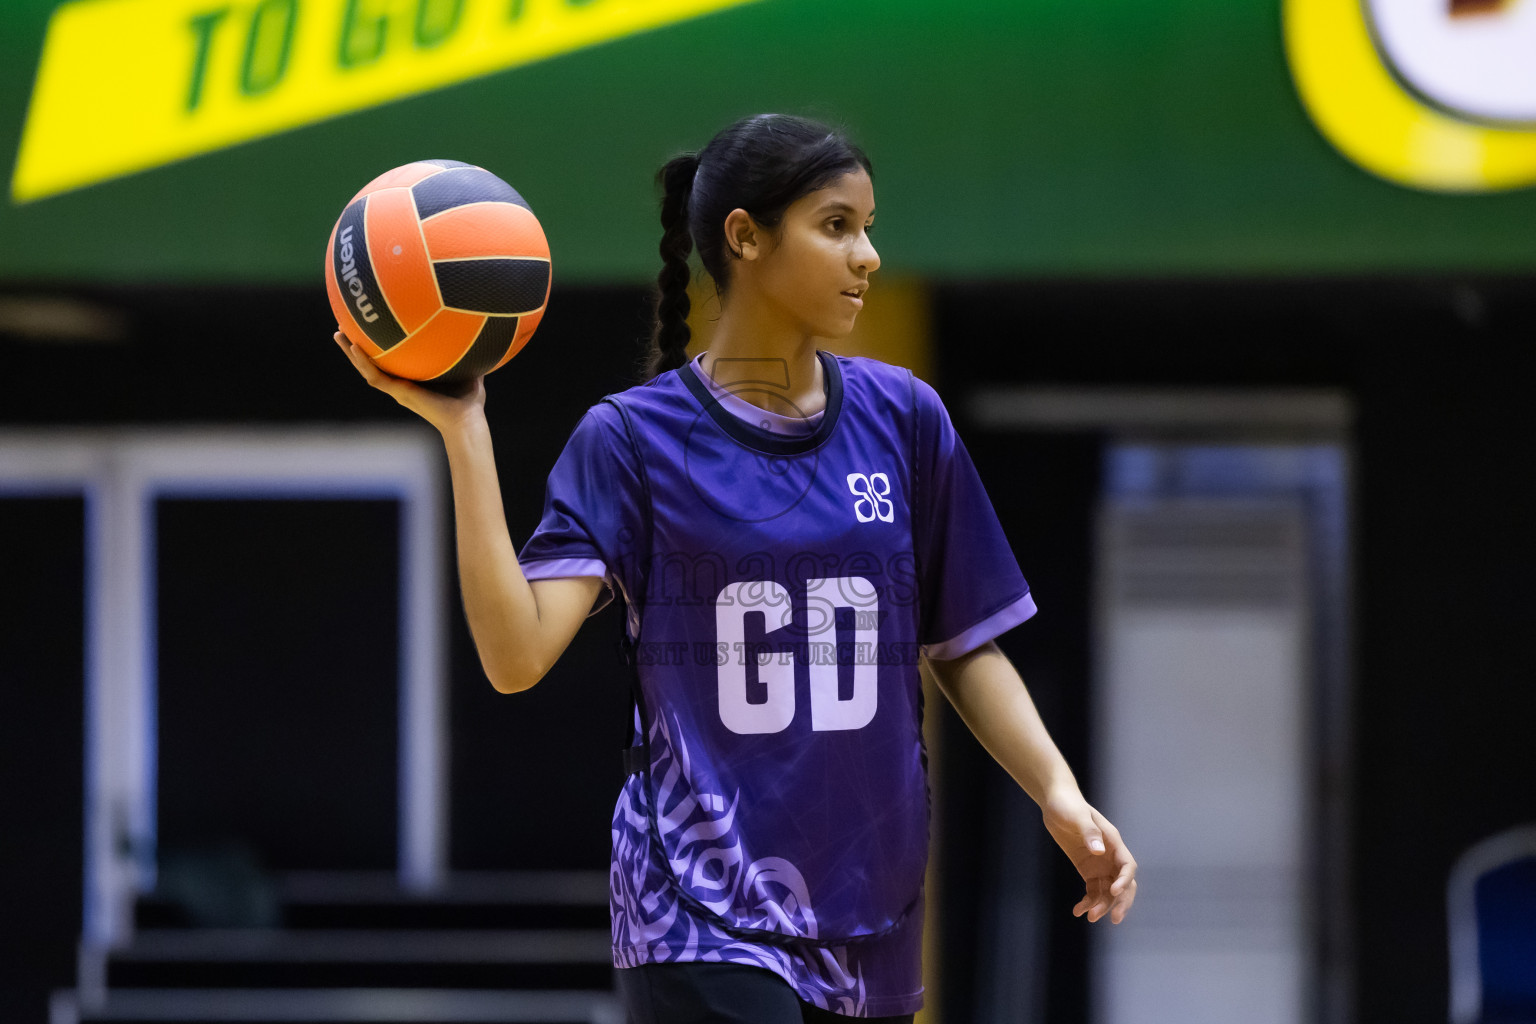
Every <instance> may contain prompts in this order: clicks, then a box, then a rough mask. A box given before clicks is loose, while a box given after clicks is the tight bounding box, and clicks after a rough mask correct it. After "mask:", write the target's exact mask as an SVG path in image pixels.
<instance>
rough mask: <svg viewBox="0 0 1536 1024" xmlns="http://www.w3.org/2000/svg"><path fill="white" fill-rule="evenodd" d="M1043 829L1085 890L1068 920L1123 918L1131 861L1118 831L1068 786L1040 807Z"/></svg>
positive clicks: (1131, 884) (1132, 886) (1131, 889)
mask: <svg viewBox="0 0 1536 1024" xmlns="http://www.w3.org/2000/svg"><path fill="white" fill-rule="evenodd" d="M1041 814H1042V816H1043V817H1044V818H1045V828H1046V831H1048V832H1050V834H1051V838H1052V839H1054V840H1056V845H1058V846H1060V847H1061V849H1062V851H1063V852H1064V853H1065V854H1066V855H1067V857H1068V859H1070V860H1071V861H1072V866H1073V867H1075V868H1077V873H1078V874H1080V875H1082V876H1083V884H1084V885H1085V887H1086V890H1087V891H1086V892H1085V893H1084V895H1083V898H1082V899H1081V900H1079V901H1078V903H1077V906H1075V907H1073V908H1072V916H1073V917H1082V916H1083V915H1085V914H1086V915H1087V917H1088V920H1090V921H1097V920H1099V919H1100V918H1102V917H1104V916H1105V915H1108V916H1109V919H1110V921H1111V922H1112V923H1114V924H1119V923H1120V922H1121V921H1123V920H1125V915H1126V912H1127V911H1129V910H1130V909H1131V903H1132V902H1134V901H1135V899H1136V858H1134V857H1132V856H1131V851H1130V850H1128V849H1126V846H1125V840H1123V839H1121V838H1120V830H1119V829H1117V828H1115V826H1113V825H1111V824H1110V823H1109V819H1108V818H1106V817H1104V815H1102V814H1100V813H1099V812H1098V811H1096V810H1094V809H1093V807H1092V806H1090V805H1089V803H1088V801H1087V800H1084V799H1083V795H1082V793H1080V792H1078V791H1077V787H1075V786H1073V787H1072V788H1071V791H1070V792H1066V791H1063V792H1055V793H1052V794H1050V795H1049V796H1047V797H1046V800H1045V802H1044V803H1043V804H1042V805H1041Z"/></svg>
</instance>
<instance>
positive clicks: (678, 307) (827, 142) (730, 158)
mask: <svg viewBox="0 0 1536 1024" xmlns="http://www.w3.org/2000/svg"><path fill="white" fill-rule="evenodd" d="M858 168H863V169H864V170H865V172H872V169H871V167H870V163H869V157H867V156H865V155H864V151H863V150H861V149H859V147H857V146H855V145H854V144H853V143H851V142H849V141H848V139H847V138H845V137H844V136H843V135H842V134H841V133H840V132H837V131H835V130H834V129H832V128H829V127H827V126H826V125H824V124H819V123H817V122H815V121H810V120H807V119H805V118H803V117H791V116H789V115H786V114H759V115H757V116H756V117H749V118H745V119H743V120H741V121H737V122H736V123H735V124H733V125H731V126H730V127H729V128H727V129H725V130H724V131H722V132H721V133H720V134H719V135H716V136H715V137H714V138H713V139H711V140H710V142H709V145H707V146H705V147H704V148H703V149H702V150H700V151H699V152H698V153H685V154H683V155H682V156H679V157H674V158H673V159H671V160H669V161H667V163H666V165H665V166H664V167H662V169H661V170H660V172H658V173H657V175H656V182H657V184H658V185H659V186H660V187H661V193H662V195H661V228H662V235H661V247H660V248H661V259H662V268H661V273H660V274H658V275H657V277H656V323H655V327H654V329H653V331H652V333H651V340H650V347H649V349H648V350H647V353H646V359H645V367H644V370H643V371H642V373H643V377H644V379H646V380H649V379H651V378H652V377H654V376H656V375H657V374H658V373H661V372H663V371H665V370H672V369H676V368H677V367H679V366H682V365H683V363H684V362H685V361H686V359H687V356H686V355H685V353H684V349H685V348H686V347H687V345H688V322H687V321H688V278H689V271H688V254H689V252H690V251H692V250H693V248H695V247H697V248H698V250H699V260H700V262H702V263H703V264H704V269H705V270H706V271H708V272H709V276H710V277H712V278H714V280H715V289H716V290H717V291H718V292H719V293H720V294H722V295H723V294H725V290H726V288H728V287H729V285H730V267H729V264H728V262H727V260H728V259H729V258H730V257H732V256H733V255H734V254H732V253H729V252H728V250H727V249H726V247H725V234H724V230H723V228H724V225H725V218H726V216H727V215H728V214H729V213H730V212H731V211H732V210H736V209H742V210H746V211H747V212H748V213H750V214H751V215H752V219H753V220H755V221H757V222H758V223H759V224H761V225H763V226H764V227H768V228H773V227H777V226H778V223H779V220H780V219H781V218H782V217H783V216H784V211H785V210H786V209H788V208H789V205H790V204H791V203H793V202H794V201H795V200H796V199H799V198H800V197H801V196H803V195H807V194H808V193H811V192H815V191H816V190H817V189H820V188H825V187H826V186H827V185H829V184H830V183H831V182H833V181H835V180H836V179H837V178H839V177H841V176H842V175H844V174H847V173H848V172H850V171H853V170H857V169H858Z"/></svg>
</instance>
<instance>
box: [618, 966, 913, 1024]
mask: <svg viewBox="0 0 1536 1024" xmlns="http://www.w3.org/2000/svg"><path fill="white" fill-rule="evenodd" d="M615 973H616V974H617V975H618V976H619V993H620V995H622V996H623V998H624V1009H625V1011H626V1012H627V1013H628V1016H629V1024H848V1022H849V1021H851V1020H855V1019H857V1020H864V1021H872V1022H875V1024H912V1014H910V1013H908V1014H905V1015H903V1016H900V1017H859V1018H853V1017H845V1016H843V1015H842V1014H838V1013H832V1012H831V1011H829V1010H819V1009H817V1008H816V1007H814V1006H812V1005H811V1004H810V1003H807V1002H803V1001H801V999H800V997H799V996H797V995H796V994H795V990H794V989H792V988H790V987H789V983H788V982H787V981H785V980H784V979H783V978H781V977H779V976H778V975H777V974H774V973H773V972H772V971H768V970H765V969H763V968H761V967H749V966H747V965H746V964H713V963H682V964H641V965H640V966H639V967H625V968H623V969H622V970H619V971H616V972H615Z"/></svg>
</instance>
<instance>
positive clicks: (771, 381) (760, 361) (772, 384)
mask: <svg viewBox="0 0 1536 1024" xmlns="http://www.w3.org/2000/svg"><path fill="white" fill-rule="evenodd" d="M732 307H736V308H732ZM742 312H743V311H742V310H740V308H739V306H737V304H736V303H732V304H731V305H729V306H726V307H724V308H722V309H721V311H720V321H719V324H718V326H717V327H716V328H715V332H714V336H713V337H712V338H711V339H710V343H709V348H708V350H707V351H706V352H705V353H704V361H703V369H704V373H705V375H706V376H708V377H709V378H710V379H711V380H713V381H714V382H715V383H716V384H718V385H720V386H721V387H723V388H725V389H726V390H727V391H731V392H735V393H737V394H738V395H739V397H741V398H742V399H743V400H745V401H747V402H751V403H752V404H753V405H755V406H757V407H758V408H759V409H767V410H768V411H769V412H776V413H779V414H781V415H785V416H813V415H815V414H816V413H818V412H821V411H822V409H824V408H825V407H826V404H827V399H826V394H825V391H826V384H825V382H824V381H823V380H822V369H821V360H819V359H817V358H816V339H815V338H813V337H810V336H808V335H805V334H803V333H800V332H798V331H794V330H791V329H786V328H784V327H781V326H779V325H775V324H773V323H771V321H770V320H769V318H765V317H746V316H743V315H742ZM733 314H734V315H733Z"/></svg>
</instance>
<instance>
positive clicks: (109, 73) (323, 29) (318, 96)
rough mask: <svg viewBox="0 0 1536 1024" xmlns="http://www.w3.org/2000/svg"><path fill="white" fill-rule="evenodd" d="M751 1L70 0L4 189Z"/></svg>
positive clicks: (50, 39) (65, 179)
mask: <svg viewBox="0 0 1536 1024" xmlns="http://www.w3.org/2000/svg"><path fill="white" fill-rule="evenodd" d="M748 2H751V0H233V2H231V0H75V2H73V3H66V4H63V5H62V6H60V7H59V8H58V10H56V11H55V12H54V14H53V18H52V20H51V21H50V22H49V25H48V35H47V39H46V41H45V42H44V46H43V56H42V60H41V62H40V64H39V66H38V72H37V82H36V84H35V86H34V88H33V92H32V103H31V107H30V109H29V110H28V113H27V123H26V127H25V129H24V130H23V133H22V141H21V148H20V151H19V153H18V155H17V159H16V171H15V174H14V175H13V177H12V179H11V195H12V198H13V199H14V200H15V201H17V202H26V201H29V200H33V199H40V198H42V197H44V196H49V195H53V194H56V193H59V192H65V191H68V190H70V189H74V188H79V187H81V186H83V185H90V184H94V183H95V182H99V181H104V180H106V179H108V178H114V177H118V176H120V175H124V174H129V173H132V172H134V171H141V170H144V169H146V168H150V167H157V166H160V165H162V164H166V163H170V162H172V161H174V160H180V159H183V158H185V157H189V156H195V155H196V154H199V153H206V152H209V151H211V150H215V149H220V148H222V147H225V146H230V145H233V144H235V143H238V142H244V141H246V140H249V139H254V138H259V137H261V136H263V135H270V134H273V133H275V132H280V131H284V130H286V129H289V128H294V127H298V126H299V125H305V124H311V123H313V122H315V121H320V120H323V119H325V118H328V117H334V116H336V115H338V114H345V113H348V112H351V111H354V110H361V109H364V108H366V107H372V106H377V105H378V104H381V103H385V102H388V101H390V100H394V99H399V98H401V97H404V96H410V95H413V94H415V93H420V92H425V91H427V90H429V89H434V88H438V87H440V86H444V85H449V84H452V83H454V82H461V81H464V80H465V79H469V78H474V77H477V76H479V75H484V74H488V73H490V72H494V71H500V70H503V69H505V68H510V67H515V66H517V65H519V64H526V63H530V62H532V61H536V60H540V59H543V58H546V57H552V56H555V55H558V54H562V53H568V52H570V51H572V50H577V49H580V48H582V47H585V46H592V45H594V44H596V43H601V42H605V41H607V40H611V39H617V38H620V37H622V36H627V35H632V34H634V33H636V32H643V31H645V30H647V29H653V28H657V27H659V26H662V25H668V24H672V23H674V22H678V21H683V20H685V19H688V18H693V17H697V16H698V15H701V14H707V13H709V12H711V11H716V10H720V9H723V8H727V7H734V6H738V5H740V4H744V3H748Z"/></svg>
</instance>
